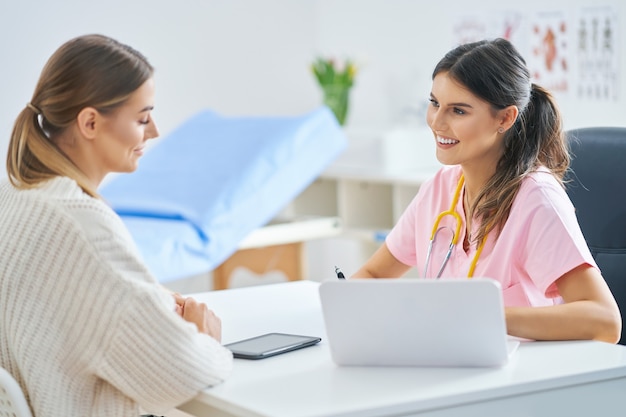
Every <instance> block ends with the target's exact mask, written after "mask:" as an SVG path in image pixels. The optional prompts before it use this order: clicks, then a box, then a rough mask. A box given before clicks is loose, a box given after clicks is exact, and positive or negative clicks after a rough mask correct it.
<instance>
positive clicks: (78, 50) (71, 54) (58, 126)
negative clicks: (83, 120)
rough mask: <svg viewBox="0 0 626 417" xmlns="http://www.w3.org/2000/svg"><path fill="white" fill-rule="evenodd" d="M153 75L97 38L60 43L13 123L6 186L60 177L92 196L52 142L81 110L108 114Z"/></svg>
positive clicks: (117, 46)
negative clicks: (70, 180) (89, 109)
mask: <svg viewBox="0 0 626 417" xmlns="http://www.w3.org/2000/svg"><path fill="white" fill-rule="evenodd" d="M153 72H154V69H153V67H152V66H151V65H150V63H149V62H148V60H147V59H146V58H145V57H144V56H143V55H141V54H140V53H139V52H137V51H136V50H134V49H133V48H131V47H129V46H127V45H124V44H122V43H120V42H118V41H116V40H114V39H112V38H109V37H106V36H103V35H96V34H94V35H84V36H79V37H76V38H74V39H72V40H70V41H68V42H66V43H65V44H63V45H62V46H61V47H60V48H59V49H57V50H56V52H55V53H54V54H53V55H52V56H51V57H50V59H49V60H48V62H47V63H46V65H45V66H44V68H43V70H42V72H41V76H40V77H39V81H38V83H37V86H36V88H35V92H34V93H33V97H32V99H31V101H30V102H29V103H28V104H27V105H26V106H25V108H24V109H23V110H22V111H21V112H20V114H19V115H18V116H17V118H16V120H15V124H14V126H13V132H12V133H11V139H10V142H9V150H8V154H7V173H8V177H9V180H10V181H11V183H12V184H13V185H14V186H15V187H16V188H20V189H26V188H32V187H35V186H37V185H38V184H40V183H41V182H43V181H46V180H49V179H50V178H52V177H55V176H66V177H69V178H72V179H73V180H75V181H76V182H77V183H78V185H79V186H80V187H81V188H82V189H83V190H84V191H85V192H86V193H87V194H89V195H91V196H94V197H96V196H97V193H96V190H93V189H91V187H90V186H89V185H88V181H87V178H86V176H85V174H84V173H83V172H82V171H81V170H80V169H79V168H78V167H77V166H76V165H75V164H74V163H73V162H72V161H71V159H70V158H69V157H67V156H66V155H65V154H64V153H63V151H62V150H61V149H60V148H59V146H58V145H57V143H56V140H57V139H58V137H59V135H60V134H61V133H63V132H64V131H65V130H66V129H67V128H69V127H70V126H71V125H72V123H74V121H75V120H76V117H77V116H78V113H79V112H80V111H81V110H82V109H84V108H85V107H94V108H95V109H97V110H98V111H99V112H100V113H103V114H107V113H110V112H112V111H113V110H114V109H116V108H117V107H119V106H121V105H122V104H124V102H125V101H126V100H127V99H128V97H129V96H130V95H131V94H132V93H133V92H134V91H135V90H136V89H137V88H139V87H140V86H141V85H142V84H143V83H144V82H145V81H146V80H148V79H149V78H151V77H152V75H153Z"/></svg>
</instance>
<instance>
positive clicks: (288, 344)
mask: <svg viewBox="0 0 626 417" xmlns="http://www.w3.org/2000/svg"><path fill="white" fill-rule="evenodd" d="M321 340H322V339H321V338H320V337H315V336H301V335H297V334H286V333H267V334H264V335H261V336H256V337H252V338H250V339H245V340H240V341H238V342H233V343H228V344H226V345H224V347H226V348H227V349H229V350H230V351H231V352H233V356H234V357H235V358H242V359H263V358H269V357H270V356H275V355H280V354H281V353H285V352H291V351H292V350H296V349H301V348H303V347H307V346H313V345H314V344H316V343H319V342H320V341H321Z"/></svg>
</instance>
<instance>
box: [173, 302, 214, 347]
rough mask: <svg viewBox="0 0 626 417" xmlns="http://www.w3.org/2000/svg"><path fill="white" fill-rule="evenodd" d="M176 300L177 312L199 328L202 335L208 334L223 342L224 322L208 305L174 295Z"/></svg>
mask: <svg viewBox="0 0 626 417" xmlns="http://www.w3.org/2000/svg"><path fill="white" fill-rule="evenodd" d="M172 295H173V296H174V300H176V312H177V313H178V315H180V316H181V317H182V318H183V319H185V320H186V321H188V322H189V323H193V324H195V325H196V326H197V327H198V331H199V332H200V333H204V334H208V335H209V336H211V337H212V338H214V339H215V340H217V341H218V342H221V341H222V321H221V320H220V318H219V317H217V316H216V315H215V313H214V312H213V311H212V310H209V308H208V307H207V305H206V304H204V303H199V302H198V301H196V300H195V299H193V298H191V297H187V298H185V297H183V296H182V295H180V294H178V293H172Z"/></svg>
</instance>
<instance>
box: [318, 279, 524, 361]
mask: <svg viewBox="0 0 626 417" xmlns="http://www.w3.org/2000/svg"><path fill="white" fill-rule="evenodd" d="M319 292H320V299H321V304H322V311H323V315H324V322H325V324H326V332H327V341H328V344H329V346H330V351H331V355H332V359H333V361H334V362H335V363H337V364H338V365H362V366H438V367H482V366H484V367H496V366H502V365H504V364H506V363H507V361H508V359H509V357H510V356H511V355H512V353H513V352H514V351H515V350H516V349H517V346H518V345H519V342H518V341H515V340H512V339H510V338H508V337H507V334H506V324H505V319H504V305H503V301H502V291H501V288H500V284H499V283H498V282H497V281H495V280H492V279H488V278H473V279H467V278H463V279H460V278H459V279H440V280H435V279H415V278H399V279H348V280H332V281H325V282H322V284H321V285H320V287H319Z"/></svg>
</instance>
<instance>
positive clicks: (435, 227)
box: [423, 175, 487, 278]
mask: <svg viewBox="0 0 626 417" xmlns="http://www.w3.org/2000/svg"><path fill="white" fill-rule="evenodd" d="M464 183H465V177H464V176H463V175H461V178H460V179H459V182H458V184H457V185H456V190H455V191H454V198H453V199H452V204H451V205H450V208H449V209H448V210H446V211H444V212H441V213H440V214H439V216H437V219H436V220H435V224H434V225H433V231H432V233H431V235H430V242H429V244H428V252H427V253H426V263H425V264H424V275H423V276H424V277H426V272H427V271H428V265H429V263H430V255H431V253H432V250H433V244H434V242H435V240H436V239H437V234H439V232H440V231H441V230H442V229H445V227H439V222H441V219H443V218H444V217H446V216H452V217H454V221H455V222H456V227H455V229H454V230H453V231H452V240H451V241H450V246H448V251H447V252H446V256H445V257H444V258H443V262H442V263H441V266H440V267H439V271H438V272H437V275H436V276H435V278H441V274H442V273H443V270H444V269H445V268H446V265H447V264H448V260H449V259H450V255H452V251H453V250H454V248H455V247H456V245H457V243H458V242H459V236H460V235H461V225H462V224H463V220H462V219H461V216H460V215H459V213H457V212H456V205H457V204H458V202H459V198H460V196H461V190H462V189H463V184H464ZM486 240H487V239H486V236H485V237H483V239H482V240H481V242H480V245H478V248H477V249H476V254H475V255H474V259H472V263H471V264H470V268H469V272H468V273H467V277H468V278H472V276H473V275H474V270H475V269H476V264H477V263H478V258H480V254H481V252H482V251H483V247H484V246H485V241H486Z"/></svg>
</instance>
